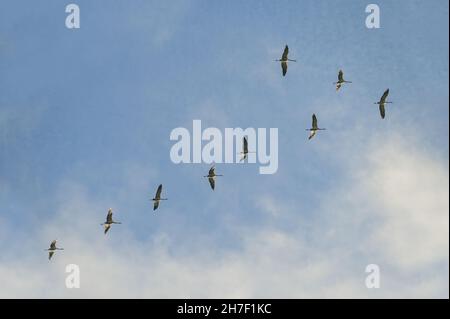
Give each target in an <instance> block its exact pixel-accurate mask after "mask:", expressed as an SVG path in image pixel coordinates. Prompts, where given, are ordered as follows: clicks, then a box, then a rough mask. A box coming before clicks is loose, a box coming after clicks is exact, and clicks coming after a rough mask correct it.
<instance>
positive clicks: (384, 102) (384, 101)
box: [374, 89, 392, 119]
mask: <svg viewBox="0 0 450 319" xmlns="http://www.w3.org/2000/svg"><path fill="white" fill-rule="evenodd" d="M388 95H389V89H387V90H386V91H384V93H383V96H382V97H381V99H380V101H378V102H375V103H374V104H378V105H379V107H380V115H381V118H382V119H384V117H385V116H386V110H385V107H384V106H385V104H388V103H392V102H388V101H386V99H387V97H388Z"/></svg>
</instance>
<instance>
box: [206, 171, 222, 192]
mask: <svg viewBox="0 0 450 319" xmlns="http://www.w3.org/2000/svg"><path fill="white" fill-rule="evenodd" d="M216 176H223V175H217V174H216V172H215V167H214V166H213V167H211V168H210V169H209V172H208V175H206V176H204V177H208V181H209V185H211V189H212V190H214V188H215V186H216V181H215V177H216Z"/></svg>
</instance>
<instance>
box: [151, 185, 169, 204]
mask: <svg viewBox="0 0 450 319" xmlns="http://www.w3.org/2000/svg"><path fill="white" fill-rule="evenodd" d="M161 192H162V184H160V185H159V186H158V189H157V190H156V195H155V197H154V198H152V201H153V210H156V209H158V207H159V201H161V200H167V198H161Z"/></svg>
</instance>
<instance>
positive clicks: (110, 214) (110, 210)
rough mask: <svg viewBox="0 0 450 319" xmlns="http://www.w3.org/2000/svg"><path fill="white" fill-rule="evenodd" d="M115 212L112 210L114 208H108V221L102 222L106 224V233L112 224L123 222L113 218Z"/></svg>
mask: <svg viewBox="0 0 450 319" xmlns="http://www.w3.org/2000/svg"><path fill="white" fill-rule="evenodd" d="M112 216H113V212H112V208H110V209H109V210H108V215H106V222H104V223H103V224H100V225H102V226H105V235H106V233H107V232H108V230H109V229H110V228H111V226H112V224H121V223H120V222H115V221H114V220H113V217H112Z"/></svg>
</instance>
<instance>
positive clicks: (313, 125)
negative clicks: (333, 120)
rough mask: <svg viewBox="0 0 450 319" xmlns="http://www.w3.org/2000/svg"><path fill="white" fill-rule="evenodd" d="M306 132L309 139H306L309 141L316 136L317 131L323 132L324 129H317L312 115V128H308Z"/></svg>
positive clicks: (315, 118) (314, 116) (314, 117)
mask: <svg viewBox="0 0 450 319" xmlns="http://www.w3.org/2000/svg"><path fill="white" fill-rule="evenodd" d="M306 130H307V131H309V132H310V133H309V137H308V139H309V140H310V139H312V138H313V137H314V136H315V135H316V133H317V131H324V130H326V128H319V127H318V125H317V117H316V114H313V115H312V127H311V128H308V129H306Z"/></svg>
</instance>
